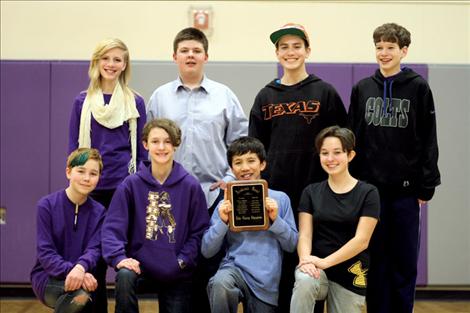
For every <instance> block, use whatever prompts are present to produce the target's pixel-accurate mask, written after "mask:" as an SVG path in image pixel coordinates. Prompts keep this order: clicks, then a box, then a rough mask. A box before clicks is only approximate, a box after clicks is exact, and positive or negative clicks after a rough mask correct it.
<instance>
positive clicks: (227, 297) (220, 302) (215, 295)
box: [207, 267, 276, 313]
mask: <svg viewBox="0 0 470 313" xmlns="http://www.w3.org/2000/svg"><path fill="white" fill-rule="evenodd" d="M207 294H208V295H209V303H210V306H211V311H212V313H227V312H230V313H237V310H238V303H239V302H240V301H241V302H242V303H243V312H244V313H273V312H275V309H276V307H275V306H273V305H271V304H268V303H265V302H263V301H261V300H259V299H258V298H257V297H256V296H255V295H254V294H253V293H252V292H251V290H250V288H249V287H248V286H247V284H246V283H245V280H244V279H243V276H242V275H241V273H240V271H239V270H238V269H237V268H235V267H229V268H222V269H219V270H218V271H217V273H216V274H215V275H214V276H213V277H212V278H211V279H210V280H209V284H208V285H207Z"/></svg>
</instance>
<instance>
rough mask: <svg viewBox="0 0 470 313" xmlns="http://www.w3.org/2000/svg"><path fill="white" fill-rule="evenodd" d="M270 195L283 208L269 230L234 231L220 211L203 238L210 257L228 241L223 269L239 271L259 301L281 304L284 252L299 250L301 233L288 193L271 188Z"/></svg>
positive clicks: (215, 214) (203, 250) (221, 264)
mask: <svg viewBox="0 0 470 313" xmlns="http://www.w3.org/2000/svg"><path fill="white" fill-rule="evenodd" d="M268 195H269V197H270V198H272V199H274V200H276V201H277V203H278V207H279V211H278V216H277V218H276V220H275V221H274V223H272V224H271V226H270V227H269V229H268V230H264V231H242V232H232V231H230V230H229V227H228V225H227V224H226V223H224V222H223V221H222V220H221V219H220V216H219V210H218V208H217V209H216V210H215V211H214V213H213V215H212V217H211V226H210V228H209V229H208V230H207V231H206V232H205V233H204V236H203V238H202V246H201V252H202V254H203V255H204V257H206V258H210V257H212V256H214V255H215V254H216V253H217V252H218V251H219V250H220V248H221V247H222V244H223V243H224V241H226V243H227V251H226V254H225V257H224V258H223V260H222V262H221V263H220V267H219V269H220V268H226V267H236V268H238V269H239V270H240V271H241V273H242V275H243V278H244V279H245V281H246V283H247V285H248V287H249V288H250V289H251V291H252V292H253V293H254V294H255V296H256V297H257V298H258V299H260V300H262V301H264V302H267V303H269V304H272V305H277V301H278V294H279V281H280V278H281V267H282V255H283V252H282V250H284V251H288V252H293V251H294V250H295V248H296V246H297V240H298V232H297V228H296V226H295V221H294V215H293V213H292V208H291V204H290V200H289V197H288V196H287V195H286V194H285V193H284V192H281V191H275V190H271V189H269V191H268ZM219 205H220V204H219Z"/></svg>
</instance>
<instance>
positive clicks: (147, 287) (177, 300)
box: [115, 268, 191, 313]
mask: <svg viewBox="0 0 470 313" xmlns="http://www.w3.org/2000/svg"><path fill="white" fill-rule="evenodd" d="M142 292H156V293H157V294H158V305H159V312H160V313H187V312H191V282H171V283H163V282H160V281H157V280H155V279H153V278H151V277H149V276H146V275H145V274H141V275H137V274H136V273H135V272H134V271H131V270H128V269H126V268H121V269H120V270H119V271H118V272H117V276H116V289H115V293H116V311H115V312H116V313H138V312H139V303H138V299H137V293H142Z"/></svg>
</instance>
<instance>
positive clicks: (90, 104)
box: [78, 82, 140, 174]
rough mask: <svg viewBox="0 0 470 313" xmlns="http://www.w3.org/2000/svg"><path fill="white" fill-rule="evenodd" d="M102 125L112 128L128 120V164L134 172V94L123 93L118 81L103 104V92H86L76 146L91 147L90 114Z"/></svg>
mask: <svg viewBox="0 0 470 313" xmlns="http://www.w3.org/2000/svg"><path fill="white" fill-rule="evenodd" d="M92 114H93V118H94V119H95V120H96V121H97V122H98V123H99V124H101V125H103V126H104V127H107V128H110V129H113V128H117V127H119V126H122V124H124V122H126V121H129V133H130V141H131V151H132V155H131V156H132V157H131V160H130V162H129V165H128V170H129V173H130V174H132V173H135V172H136V162H137V118H138V117H139V116H140V115H139V112H138V111H137V106H136V103H135V98H134V96H129V95H126V94H124V91H123V90H122V87H121V85H120V84H119V82H117V83H116V87H114V91H113V95H112V96H111V101H110V102H109V104H108V105H105V103H104V98H103V92H102V91H101V89H99V90H98V91H97V92H95V93H93V94H87V96H86V98H85V102H83V107H82V112H81V116H80V133H79V135H78V146H79V147H80V148H81V147H85V148H91V136H90V133H91V115H92Z"/></svg>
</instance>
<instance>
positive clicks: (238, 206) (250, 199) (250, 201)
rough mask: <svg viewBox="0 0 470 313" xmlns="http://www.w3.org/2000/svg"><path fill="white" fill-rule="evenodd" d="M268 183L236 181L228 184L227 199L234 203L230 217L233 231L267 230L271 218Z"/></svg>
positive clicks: (262, 181) (263, 181)
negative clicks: (267, 201)
mask: <svg viewBox="0 0 470 313" xmlns="http://www.w3.org/2000/svg"><path fill="white" fill-rule="evenodd" d="M267 196H268V183H267V182H266V181H265V180H263V179H260V180H236V181H231V182H228V183H227V198H228V200H230V201H231V203H232V212H231V214H230V215H229V227H230V230H231V231H234V232H240V231H245V230H266V229H268V228H269V217H268V212H267V211H266V201H265V200H266V197H267Z"/></svg>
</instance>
